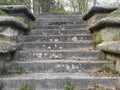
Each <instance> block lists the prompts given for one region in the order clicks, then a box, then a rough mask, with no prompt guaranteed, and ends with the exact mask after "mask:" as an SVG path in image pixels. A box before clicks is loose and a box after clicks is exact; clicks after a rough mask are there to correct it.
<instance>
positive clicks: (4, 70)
mask: <svg viewBox="0 0 120 90" xmlns="http://www.w3.org/2000/svg"><path fill="white" fill-rule="evenodd" d="M0 74H1V75H5V74H8V67H7V66H2V67H0Z"/></svg>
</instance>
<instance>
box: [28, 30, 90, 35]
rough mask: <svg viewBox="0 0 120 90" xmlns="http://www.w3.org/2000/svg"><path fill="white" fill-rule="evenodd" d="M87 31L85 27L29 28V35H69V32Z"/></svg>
mask: <svg viewBox="0 0 120 90" xmlns="http://www.w3.org/2000/svg"><path fill="white" fill-rule="evenodd" d="M88 33H89V31H88V30H87V29H85V28H83V29H65V30H61V29H33V30H31V32H30V34H31V35H61V34H62V35H70V34H75V35H79V34H88Z"/></svg>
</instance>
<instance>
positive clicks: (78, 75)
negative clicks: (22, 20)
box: [0, 13, 118, 90]
mask: <svg viewBox="0 0 120 90" xmlns="http://www.w3.org/2000/svg"><path fill="white" fill-rule="evenodd" d="M73 16H74V17H69V16H67V15H65V14H60V15H59V14H56V15H55V14H52V13H50V14H41V15H40V18H38V19H37V20H36V22H35V29H33V30H32V31H31V32H30V34H29V35H24V37H23V49H22V50H21V51H18V52H16V53H15V57H14V61H13V62H12V63H11V64H12V67H11V69H12V71H15V70H16V68H17V67H22V68H24V70H25V72H26V73H25V74H20V75H12V76H5V77H2V78H1V79H0V81H1V82H3V84H4V86H5V87H4V88H3V89H2V90H19V88H21V87H22V86H23V85H24V84H26V83H27V84H29V85H31V86H32V87H33V88H34V89H35V90H64V86H65V85H66V84H67V83H68V82H69V81H70V82H72V83H73V85H74V86H75V87H76V88H77V90H86V89H87V88H88V87H90V86H93V85H95V84H96V83H97V84H103V85H105V86H109V87H114V85H115V83H116V82H117V81H118V77H96V76H90V75H89V74H88V72H90V71H95V70H96V69H98V68H101V65H103V64H112V63H111V62H109V61H107V60H104V61H101V60H100V59H99V55H100V51H99V50H94V47H93V45H92V35H91V34H90V33H89V31H88V30H87V28H86V26H87V25H86V24H85V23H84V21H83V20H82V15H81V14H75V15H73Z"/></svg>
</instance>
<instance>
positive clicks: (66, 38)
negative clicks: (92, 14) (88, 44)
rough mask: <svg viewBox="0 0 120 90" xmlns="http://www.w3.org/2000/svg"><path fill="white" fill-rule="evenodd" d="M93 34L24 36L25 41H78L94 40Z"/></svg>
mask: <svg viewBox="0 0 120 90" xmlns="http://www.w3.org/2000/svg"><path fill="white" fill-rule="evenodd" d="M92 38H93V36H92V35H91V34H80V35H74V34H73V35H26V36H24V37H23V41H24V42H32V41H34V42H43V41H44V42H69V41H71V42H72V41H73V42H77V41H80V40H92Z"/></svg>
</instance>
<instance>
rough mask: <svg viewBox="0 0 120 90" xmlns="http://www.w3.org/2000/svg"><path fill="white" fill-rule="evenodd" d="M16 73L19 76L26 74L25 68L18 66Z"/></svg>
mask: <svg viewBox="0 0 120 90" xmlns="http://www.w3.org/2000/svg"><path fill="white" fill-rule="evenodd" d="M16 71H17V73H18V74H22V73H25V69H24V68H23V66H18V67H17V68H16Z"/></svg>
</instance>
